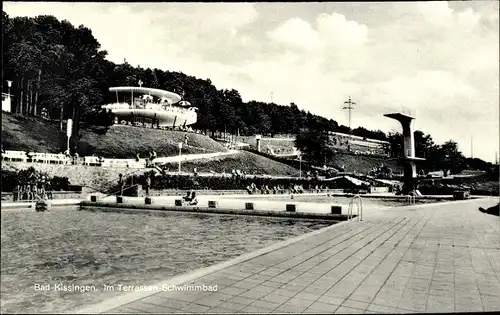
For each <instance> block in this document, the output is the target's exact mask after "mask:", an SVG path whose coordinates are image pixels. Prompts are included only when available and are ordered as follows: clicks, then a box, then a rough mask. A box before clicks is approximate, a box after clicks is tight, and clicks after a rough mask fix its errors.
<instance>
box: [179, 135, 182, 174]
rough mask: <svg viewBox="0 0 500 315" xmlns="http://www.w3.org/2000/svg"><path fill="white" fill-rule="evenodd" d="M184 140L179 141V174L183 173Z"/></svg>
mask: <svg viewBox="0 0 500 315" xmlns="http://www.w3.org/2000/svg"><path fill="white" fill-rule="evenodd" d="M181 154H182V142H179V174H180V173H181Z"/></svg>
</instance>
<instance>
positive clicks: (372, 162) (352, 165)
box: [331, 153, 403, 174]
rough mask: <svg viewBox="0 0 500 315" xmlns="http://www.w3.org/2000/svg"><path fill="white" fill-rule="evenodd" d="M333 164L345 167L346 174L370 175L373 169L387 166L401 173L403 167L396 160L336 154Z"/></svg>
mask: <svg viewBox="0 0 500 315" xmlns="http://www.w3.org/2000/svg"><path fill="white" fill-rule="evenodd" d="M331 162H333V163H334V164H335V165H336V166H337V167H342V166H343V167H344V170H345V171H346V172H354V171H355V172H358V173H365V174H368V173H369V172H370V171H371V170H372V169H373V167H380V165H381V164H384V165H386V166H387V167H389V168H390V169H392V171H393V172H394V171H396V172H401V171H402V170H403V167H402V166H400V165H398V162H397V161H396V160H387V159H386V158H384V157H380V156H368V155H354V154H348V153H336V154H335V156H334V158H333V160H332V161H331Z"/></svg>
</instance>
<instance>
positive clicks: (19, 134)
mask: <svg viewBox="0 0 500 315" xmlns="http://www.w3.org/2000/svg"><path fill="white" fill-rule="evenodd" d="M184 136H185V133H184V132H180V131H166V130H157V129H146V128H140V127H133V126H122V125H116V126H112V127H111V128H110V129H109V130H107V131H106V130H104V129H102V128H96V129H92V128H86V129H85V128H84V129H82V130H81V131H80V139H79V141H78V145H77V152H78V153H79V154H80V156H86V155H92V154H96V155H101V156H103V157H109V158H134V157H135V156H136V154H137V153H140V154H141V155H142V156H143V157H145V156H146V154H147V153H148V152H150V151H151V150H155V151H156V152H157V154H158V156H172V155H177V154H179V148H178V143H179V142H183V141H184ZM188 137H189V139H188V145H187V146H184V147H183V148H182V153H183V154H192V153H212V152H226V151H227V149H226V148H225V147H224V146H222V145H221V144H219V143H217V142H216V141H214V140H212V139H211V138H209V137H208V136H204V135H200V134H195V133H188ZM2 145H3V147H4V148H5V149H6V150H21V151H36V152H49V153H59V152H62V151H64V150H65V148H66V135H65V133H63V132H60V131H59V128H58V123H57V122H50V121H46V120H43V119H40V118H32V117H21V116H17V115H12V114H8V113H3V115H2Z"/></svg>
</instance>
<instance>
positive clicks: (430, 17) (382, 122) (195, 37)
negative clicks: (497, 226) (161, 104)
mask: <svg viewBox="0 0 500 315" xmlns="http://www.w3.org/2000/svg"><path fill="white" fill-rule="evenodd" d="M3 4H4V6H3V10H4V11H5V12H7V14H8V15H9V16H10V17H16V16H30V17H35V16H37V15H54V16H56V17H57V18H59V19H60V20H63V19H66V20H68V21H69V22H71V23H72V24H73V25H75V26H78V25H81V24H83V25H85V26H86V27H88V28H90V29H91V30H92V33H93V34H94V36H95V37H96V38H97V40H98V41H99V42H100V43H101V48H102V49H104V50H106V51H108V53H109V55H108V59H109V60H111V61H113V62H115V63H123V61H124V59H126V60H127V62H128V63H130V64H132V65H134V66H137V65H140V66H141V67H143V68H147V67H150V68H159V69H162V70H170V71H181V72H183V73H185V74H188V75H192V76H196V77H199V78H202V79H207V78H209V79H210V80H211V81H212V83H213V84H214V85H215V86H216V87H217V88H218V89H225V88H234V89H236V90H238V91H239V92H240V94H241V96H242V98H243V100H244V101H250V100H257V101H263V102H270V101H273V102H274V103H277V104H280V105H289V104H290V103H291V102H294V103H296V104H297V105H298V107H299V108H300V109H304V110H306V111H310V112H311V113H314V114H318V115H321V116H324V117H327V118H333V119H335V120H336V121H337V122H338V123H339V124H343V125H348V124H349V120H348V113H347V111H346V110H343V109H342V107H343V105H344V101H347V100H348V98H349V97H351V98H352V100H353V101H354V102H356V103H357V104H356V106H355V109H354V110H353V111H352V127H353V128H355V127H357V126H363V127H365V128H368V129H374V130H375V129H380V130H383V131H385V132H388V131H401V125H400V124H399V123H398V122H397V121H394V120H392V119H389V118H386V117H384V116H383V114H385V113H388V112H391V111H394V110H395V109H397V108H401V107H404V108H408V109H411V110H412V111H413V112H414V113H415V118H416V119H415V121H414V128H415V129H418V130H422V131H423V132H425V133H429V134H431V135H432V137H433V139H434V141H435V142H436V143H438V144H442V143H444V142H445V141H447V140H450V139H453V140H454V141H456V142H458V144H459V149H460V150H461V151H462V152H463V153H464V155H465V156H467V157H470V156H471V154H472V152H473V156H474V157H479V158H482V159H484V160H486V161H490V162H493V161H494V159H495V152H497V151H498V150H499V142H500V140H499V133H500V132H499V130H500V129H499V97H500V96H499V63H500V56H499V3H498V2H497V1H466V2H465V1H459V2H444V1H439V2H399V3H397V2H365V3H356V2H345V3H342V2H335V3H331V2H328V3H321V2H315V3H283V2H282V3H249V2H245V3H243V2H242V3H173V2H172V3H168V2H165V3H109V2H108V3H95V2H93V3H82V2H78V3H69V2H66V3H57V2H38V3H36V2H35V3H29V2H17V3H16V2H4V3H3ZM471 143H473V145H472V146H471ZM471 148H472V149H471Z"/></svg>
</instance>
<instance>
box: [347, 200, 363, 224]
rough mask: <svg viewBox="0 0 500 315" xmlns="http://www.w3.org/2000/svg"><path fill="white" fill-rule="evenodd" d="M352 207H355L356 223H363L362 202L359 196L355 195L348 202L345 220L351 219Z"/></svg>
mask: <svg viewBox="0 0 500 315" xmlns="http://www.w3.org/2000/svg"><path fill="white" fill-rule="evenodd" d="M354 205H356V217H357V218H358V221H363V200H362V199H361V196H360V195H355V196H353V197H352V199H351V201H350V202H349V208H348V210H347V220H350V219H352V218H353V210H354Z"/></svg>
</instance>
